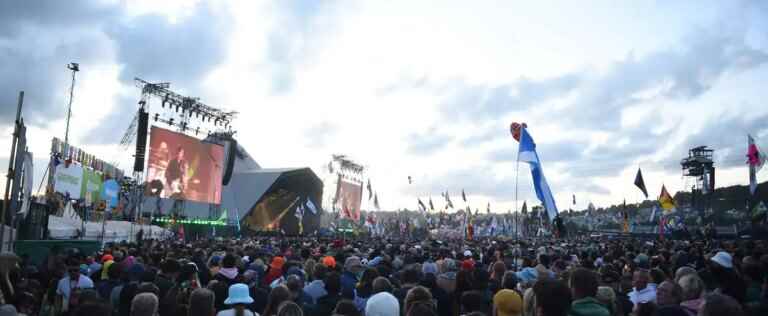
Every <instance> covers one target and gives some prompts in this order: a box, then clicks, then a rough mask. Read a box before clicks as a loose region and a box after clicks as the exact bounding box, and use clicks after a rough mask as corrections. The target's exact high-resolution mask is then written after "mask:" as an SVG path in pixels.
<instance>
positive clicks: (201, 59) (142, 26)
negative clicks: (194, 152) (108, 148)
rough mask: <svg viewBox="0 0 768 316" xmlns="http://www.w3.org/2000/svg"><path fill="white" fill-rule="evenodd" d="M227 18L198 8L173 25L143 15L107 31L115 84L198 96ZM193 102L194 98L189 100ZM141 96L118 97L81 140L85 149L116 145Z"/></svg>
mask: <svg viewBox="0 0 768 316" xmlns="http://www.w3.org/2000/svg"><path fill="white" fill-rule="evenodd" d="M230 20H231V17H230V16H229V15H228V14H226V13H225V12H223V11H218V10H214V8H212V7H210V6H208V5H205V4H198V5H197V6H196V7H195V8H194V11H193V12H192V14H190V15H189V16H186V17H184V18H183V19H182V20H180V21H177V22H175V23H174V22H171V21H169V20H168V19H167V18H166V17H164V16H161V15H156V14H149V15H142V16H138V17H135V18H132V19H128V20H126V21H119V22H115V24H111V25H109V26H107V27H106V33H107V34H109V36H110V38H111V39H112V40H113V41H114V43H115V44H116V46H117V52H118V54H117V60H116V62H117V63H118V64H119V65H121V66H122V71H121V73H120V78H119V79H120V80H121V81H122V82H123V83H124V84H125V85H133V80H134V77H139V78H142V79H144V80H146V81H149V82H170V83H171V89H172V90H174V91H177V92H181V91H195V92H197V91H200V90H201V82H202V81H203V80H204V78H205V76H206V75H207V74H208V73H209V72H210V71H212V70H213V69H214V68H215V67H216V66H218V65H219V64H220V63H221V61H222V60H224V57H225V55H226V52H227V44H228V41H227V40H228V37H227V36H223V35H222V34H228V33H229V31H230V29H231V27H232V26H231V24H230V22H229V21H230ZM193 96H195V95H193ZM139 97H140V90H139V89H135V95H133V96H129V95H119V96H117V97H116V98H115V104H116V105H115V107H114V110H113V111H111V112H110V114H109V115H108V116H107V117H106V118H105V119H104V120H103V122H102V124H98V125H96V126H95V127H94V128H93V129H92V130H91V131H90V132H88V133H87V134H86V138H85V139H84V141H85V142H86V143H89V144H106V143H111V142H115V141H116V140H119V139H120V138H121V136H122V135H123V133H124V132H125V129H126V128H127V127H128V125H129V124H130V120H131V119H132V118H133V117H134V116H135V113H136V111H137V110H138V107H137V105H136V104H137V102H138V100H139ZM203 102H205V101H203Z"/></svg>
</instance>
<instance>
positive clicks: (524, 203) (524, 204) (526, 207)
mask: <svg viewBox="0 0 768 316" xmlns="http://www.w3.org/2000/svg"><path fill="white" fill-rule="evenodd" d="M526 203H527V202H526V201H523V210H522V211H521V212H522V213H523V215H526V214H528V205H526Z"/></svg>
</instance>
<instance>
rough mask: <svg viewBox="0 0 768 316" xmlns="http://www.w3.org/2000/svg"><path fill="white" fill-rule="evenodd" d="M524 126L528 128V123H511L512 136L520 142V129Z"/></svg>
mask: <svg viewBox="0 0 768 316" xmlns="http://www.w3.org/2000/svg"><path fill="white" fill-rule="evenodd" d="M522 128H528V124H525V123H522V124H521V123H517V122H512V124H510V125H509V132H510V133H512V137H513V138H514V139H515V140H516V141H518V142H519V141H520V129H522Z"/></svg>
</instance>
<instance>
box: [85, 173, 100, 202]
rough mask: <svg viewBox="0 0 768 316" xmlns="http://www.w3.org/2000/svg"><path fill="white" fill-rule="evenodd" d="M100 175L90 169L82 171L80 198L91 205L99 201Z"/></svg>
mask: <svg viewBox="0 0 768 316" xmlns="http://www.w3.org/2000/svg"><path fill="white" fill-rule="evenodd" d="M101 187H102V183H101V173H100V172H97V171H95V170H92V169H83V181H82V185H81V192H82V193H81V194H80V196H82V197H85V199H86V200H88V201H90V202H91V203H96V202H97V201H99V200H101Z"/></svg>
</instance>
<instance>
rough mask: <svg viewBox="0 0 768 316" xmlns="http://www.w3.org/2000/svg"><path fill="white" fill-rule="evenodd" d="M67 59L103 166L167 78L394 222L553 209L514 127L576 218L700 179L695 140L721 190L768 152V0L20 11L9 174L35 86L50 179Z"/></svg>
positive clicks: (8, 71)
mask: <svg viewBox="0 0 768 316" xmlns="http://www.w3.org/2000/svg"><path fill="white" fill-rule="evenodd" d="M69 62H78V63H80V67H81V71H80V72H79V73H78V74H77V83H76V87H75V93H74V94H75V97H74V102H73V107H72V111H73V115H72V123H71V125H72V128H71V132H70V139H72V143H73V144H75V145H77V146H79V147H81V148H84V149H85V150H86V151H88V152H90V153H93V154H96V155H97V156H99V157H101V158H102V159H104V160H106V161H117V162H119V163H120V166H121V167H122V168H124V169H129V168H131V167H132V163H131V155H132V150H133V149H127V150H126V149H124V148H121V147H120V146H118V143H119V141H120V139H121V138H122V135H123V133H124V132H125V130H126V129H127V127H128V125H129V124H130V121H131V119H132V118H133V115H134V113H135V112H136V110H137V101H138V100H139V97H140V89H139V88H138V87H137V86H136V85H135V84H134V82H133V78H135V77H140V78H142V79H145V80H147V81H150V82H170V83H171V89H172V90H174V91H178V92H181V93H183V94H186V95H189V96H196V97H199V98H200V100H201V101H202V102H204V103H206V104H209V105H212V106H215V107H220V108H223V109H227V110H233V111H237V112H239V114H238V116H237V119H236V120H235V121H234V123H233V127H234V129H235V130H236V131H237V133H236V135H235V136H236V138H237V139H238V142H239V143H240V145H242V146H243V147H244V148H245V149H246V150H247V151H248V152H249V153H250V154H251V156H253V157H254V158H255V159H256V160H257V161H258V163H259V164H260V165H261V166H263V167H275V168H276V167H304V166H307V167H311V168H312V169H313V170H314V171H315V172H316V173H317V174H318V175H319V176H320V177H321V178H322V179H327V180H328V179H332V177H330V175H329V174H328V172H327V169H326V168H325V166H326V165H327V164H328V162H329V161H330V159H331V155H332V154H345V155H348V156H349V157H351V158H352V159H354V160H355V161H357V162H358V163H360V164H362V165H363V166H364V167H365V168H366V172H365V175H366V177H367V178H369V179H370V180H371V182H372V184H373V187H374V190H375V191H376V192H377V194H378V197H379V200H380V204H381V206H382V208H384V209H387V210H393V209H399V208H410V209H414V208H416V199H417V198H419V197H420V198H422V200H425V201H426V200H428V199H429V198H430V196H431V197H432V199H433V200H434V201H435V202H436V204H437V206H438V207H441V206H442V205H443V201H442V200H441V198H440V193H441V192H444V191H448V192H449V193H450V194H451V195H452V196H453V201H454V203H455V204H458V205H457V206H460V207H463V206H464V203H463V202H458V203H457V201H458V200H459V196H460V192H461V191H462V190H464V191H465V192H466V193H467V195H468V199H469V203H468V204H469V206H470V207H471V208H472V209H485V207H486V206H487V204H488V203H490V204H491V208H492V209H493V210H494V211H495V212H506V211H507V210H514V209H516V208H518V207H519V206H521V204H522V202H523V201H527V202H528V204H529V205H532V204H533V205H536V204H539V202H538V201H537V200H536V197H535V193H534V191H533V187H532V185H531V182H532V181H531V177H530V171H529V169H528V166H527V165H524V164H521V165H518V164H517V163H516V155H517V143H516V142H515V140H514V139H513V138H512V137H511V136H510V133H509V124H510V123H511V122H513V121H515V122H525V123H527V124H528V131H529V133H530V134H531V135H532V137H533V138H534V140H535V141H536V143H537V146H538V147H537V148H538V154H539V157H540V159H541V161H542V165H543V170H544V173H545V175H546V177H547V179H548V181H549V184H550V187H551V190H552V191H553V192H554V194H555V199H556V202H557V203H558V206H559V208H560V209H567V208H573V209H583V208H585V207H586V206H587V205H588V203H590V202H592V203H594V204H595V205H597V206H607V205H610V204H618V203H621V202H622V201H623V200H625V199H626V201H627V202H636V201H640V200H641V199H642V198H643V197H642V195H641V193H640V191H639V190H637V189H636V188H635V187H634V186H633V184H632V182H633V180H634V176H635V172H636V171H637V169H638V168H641V169H642V170H643V174H644V177H645V182H646V185H647V187H648V189H649V194H650V195H651V197H652V198H653V197H655V196H658V195H659V192H660V189H661V186H662V184H663V185H665V186H666V187H667V188H668V189H669V190H670V191H672V192H675V191H679V190H684V189H687V188H690V186H691V185H692V182H691V181H690V180H688V179H685V178H683V177H682V172H681V168H680V160H681V159H682V158H683V157H685V156H686V155H687V153H688V149H689V148H691V147H694V146H699V145H708V146H710V147H712V148H714V149H715V166H716V168H717V186H718V187H719V186H728V185H736V184H741V185H744V184H747V183H748V173H747V168H746V165H745V163H744V162H745V160H746V158H745V154H746V139H747V134H748V133H749V134H752V135H753V136H755V137H756V138H757V139H758V143H759V145H760V146H762V147H763V148H765V149H766V150H768V106H767V105H766V104H765V100H768V89H766V88H765V83H766V82H768V5H766V3H765V2H764V1H674V2H672V1H627V2H622V3H617V2H616V1H535V2H531V1H469V2H468V1H309V0H307V1H290V0H286V1H245V0H244V1H161V2H158V1H151V0H141V1H128V0H122V1H117V0H79V1H66V2H65V1H40V0H30V1H2V2H0V132H2V133H3V135H4V136H3V137H2V138H0V164H3V166H4V165H6V164H7V161H8V158H9V155H8V152H9V149H10V140H11V137H10V136H11V134H12V132H13V125H12V123H13V119H14V115H15V109H16V97H17V94H18V91H19V90H24V91H25V103H24V111H23V116H24V119H25V122H26V124H27V126H28V137H29V149H30V151H31V152H33V154H34V157H35V169H36V171H35V178H36V180H35V182H36V183H39V180H40V179H41V178H42V177H43V174H44V173H45V164H46V163H47V161H48V159H49V158H48V157H49V151H50V141H51V139H52V138H53V137H59V138H63V134H64V129H65V117H66V106H67V101H68V95H69V94H68V89H69V86H70V79H71V78H70V76H71V74H70V73H69V72H68V70H67V69H66V64H67V63H69ZM149 108H150V112H151V113H152V114H154V113H160V115H161V117H170V116H172V115H174V114H173V113H172V112H168V111H166V110H164V109H162V108H160V100H156V99H153V100H151V101H150V105H149ZM192 126H195V125H194V124H193V125H192ZM3 169H4V167H3ZM408 176H411V177H412V179H413V183H412V184H409V183H408V180H407V178H408ZM758 179H759V180H760V181H768V171H766V170H763V171H762V172H761V173H760V174H759V175H758ZM326 184H327V186H326V187H325V190H326V191H327V192H330V191H334V190H335V188H333V187H332V183H331V181H327V183H326ZM4 185H5V184H4V183H2V184H0V186H4ZM35 189H37V184H36V185H35ZM573 195H575V196H576V205H572V204H571V202H572V200H571V199H572V196H573ZM516 197H517V199H516ZM438 201H439V202H438ZM367 204H368V202H367V201H364V207H367V206H368V205H367Z"/></svg>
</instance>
